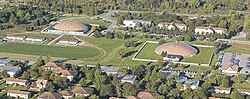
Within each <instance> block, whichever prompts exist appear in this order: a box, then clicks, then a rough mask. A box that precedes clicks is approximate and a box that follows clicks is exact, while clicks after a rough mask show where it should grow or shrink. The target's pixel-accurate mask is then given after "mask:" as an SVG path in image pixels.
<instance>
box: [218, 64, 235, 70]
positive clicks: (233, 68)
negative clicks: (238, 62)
mask: <svg viewBox="0 0 250 99" xmlns="http://www.w3.org/2000/svg"><path fill="white" fill-rule="evenodd" d="M228 68H232V70H234V71H238V70H239V67H238V66H229V65H222V67H221V69H222V70H227V69H228Z"/></svg>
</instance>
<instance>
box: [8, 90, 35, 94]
mask: <svg viewBox="0 0 250 99" xmlns="http://www.w3.org/2000/svg"><path fill="white" fill-rule="evenodd" d="M8 93H14V94H23V95H29V94H30V92H28V91H20V90H8Z"/></svg>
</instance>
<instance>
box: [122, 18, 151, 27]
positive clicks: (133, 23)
mask: <svg viewBox="0 0 250 99" xmlns="http://www.w3.org/2000/svg"><path fill="white" fill-rule="evenodd" d="M123 24H124V27H131V28H134V27H135V26H137V25H138V24H142V25H151V24H152V21H145V20H124V21H123Z"/></svg>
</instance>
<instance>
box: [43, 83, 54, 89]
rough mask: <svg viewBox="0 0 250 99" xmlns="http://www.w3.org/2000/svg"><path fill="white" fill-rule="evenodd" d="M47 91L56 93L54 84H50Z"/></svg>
mask: <svg viewBox="0 0 250 99" xmlns="http://www.w3.org/2000/svg"><path fill="white" fill-rule="evenodd" d="M45 89H46V90H48V91H55V86H54V84H53V83H51V82H49V83H48V85H47V86H46V88H45Z"/></svg>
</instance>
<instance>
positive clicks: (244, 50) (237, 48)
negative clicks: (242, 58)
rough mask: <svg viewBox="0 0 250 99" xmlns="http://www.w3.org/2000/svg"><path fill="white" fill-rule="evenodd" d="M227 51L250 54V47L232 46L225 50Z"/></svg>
mask: <svg viewBox="0 0 250 99" xmlns="http://www.w3.org/2000/svg"><path fill="white" fill-rule="evenodd" d="M225 51H226V52H231V53H242V54H250V45H243V44H232V46H231V47H229V48H227V49H225Z"/></svg>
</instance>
